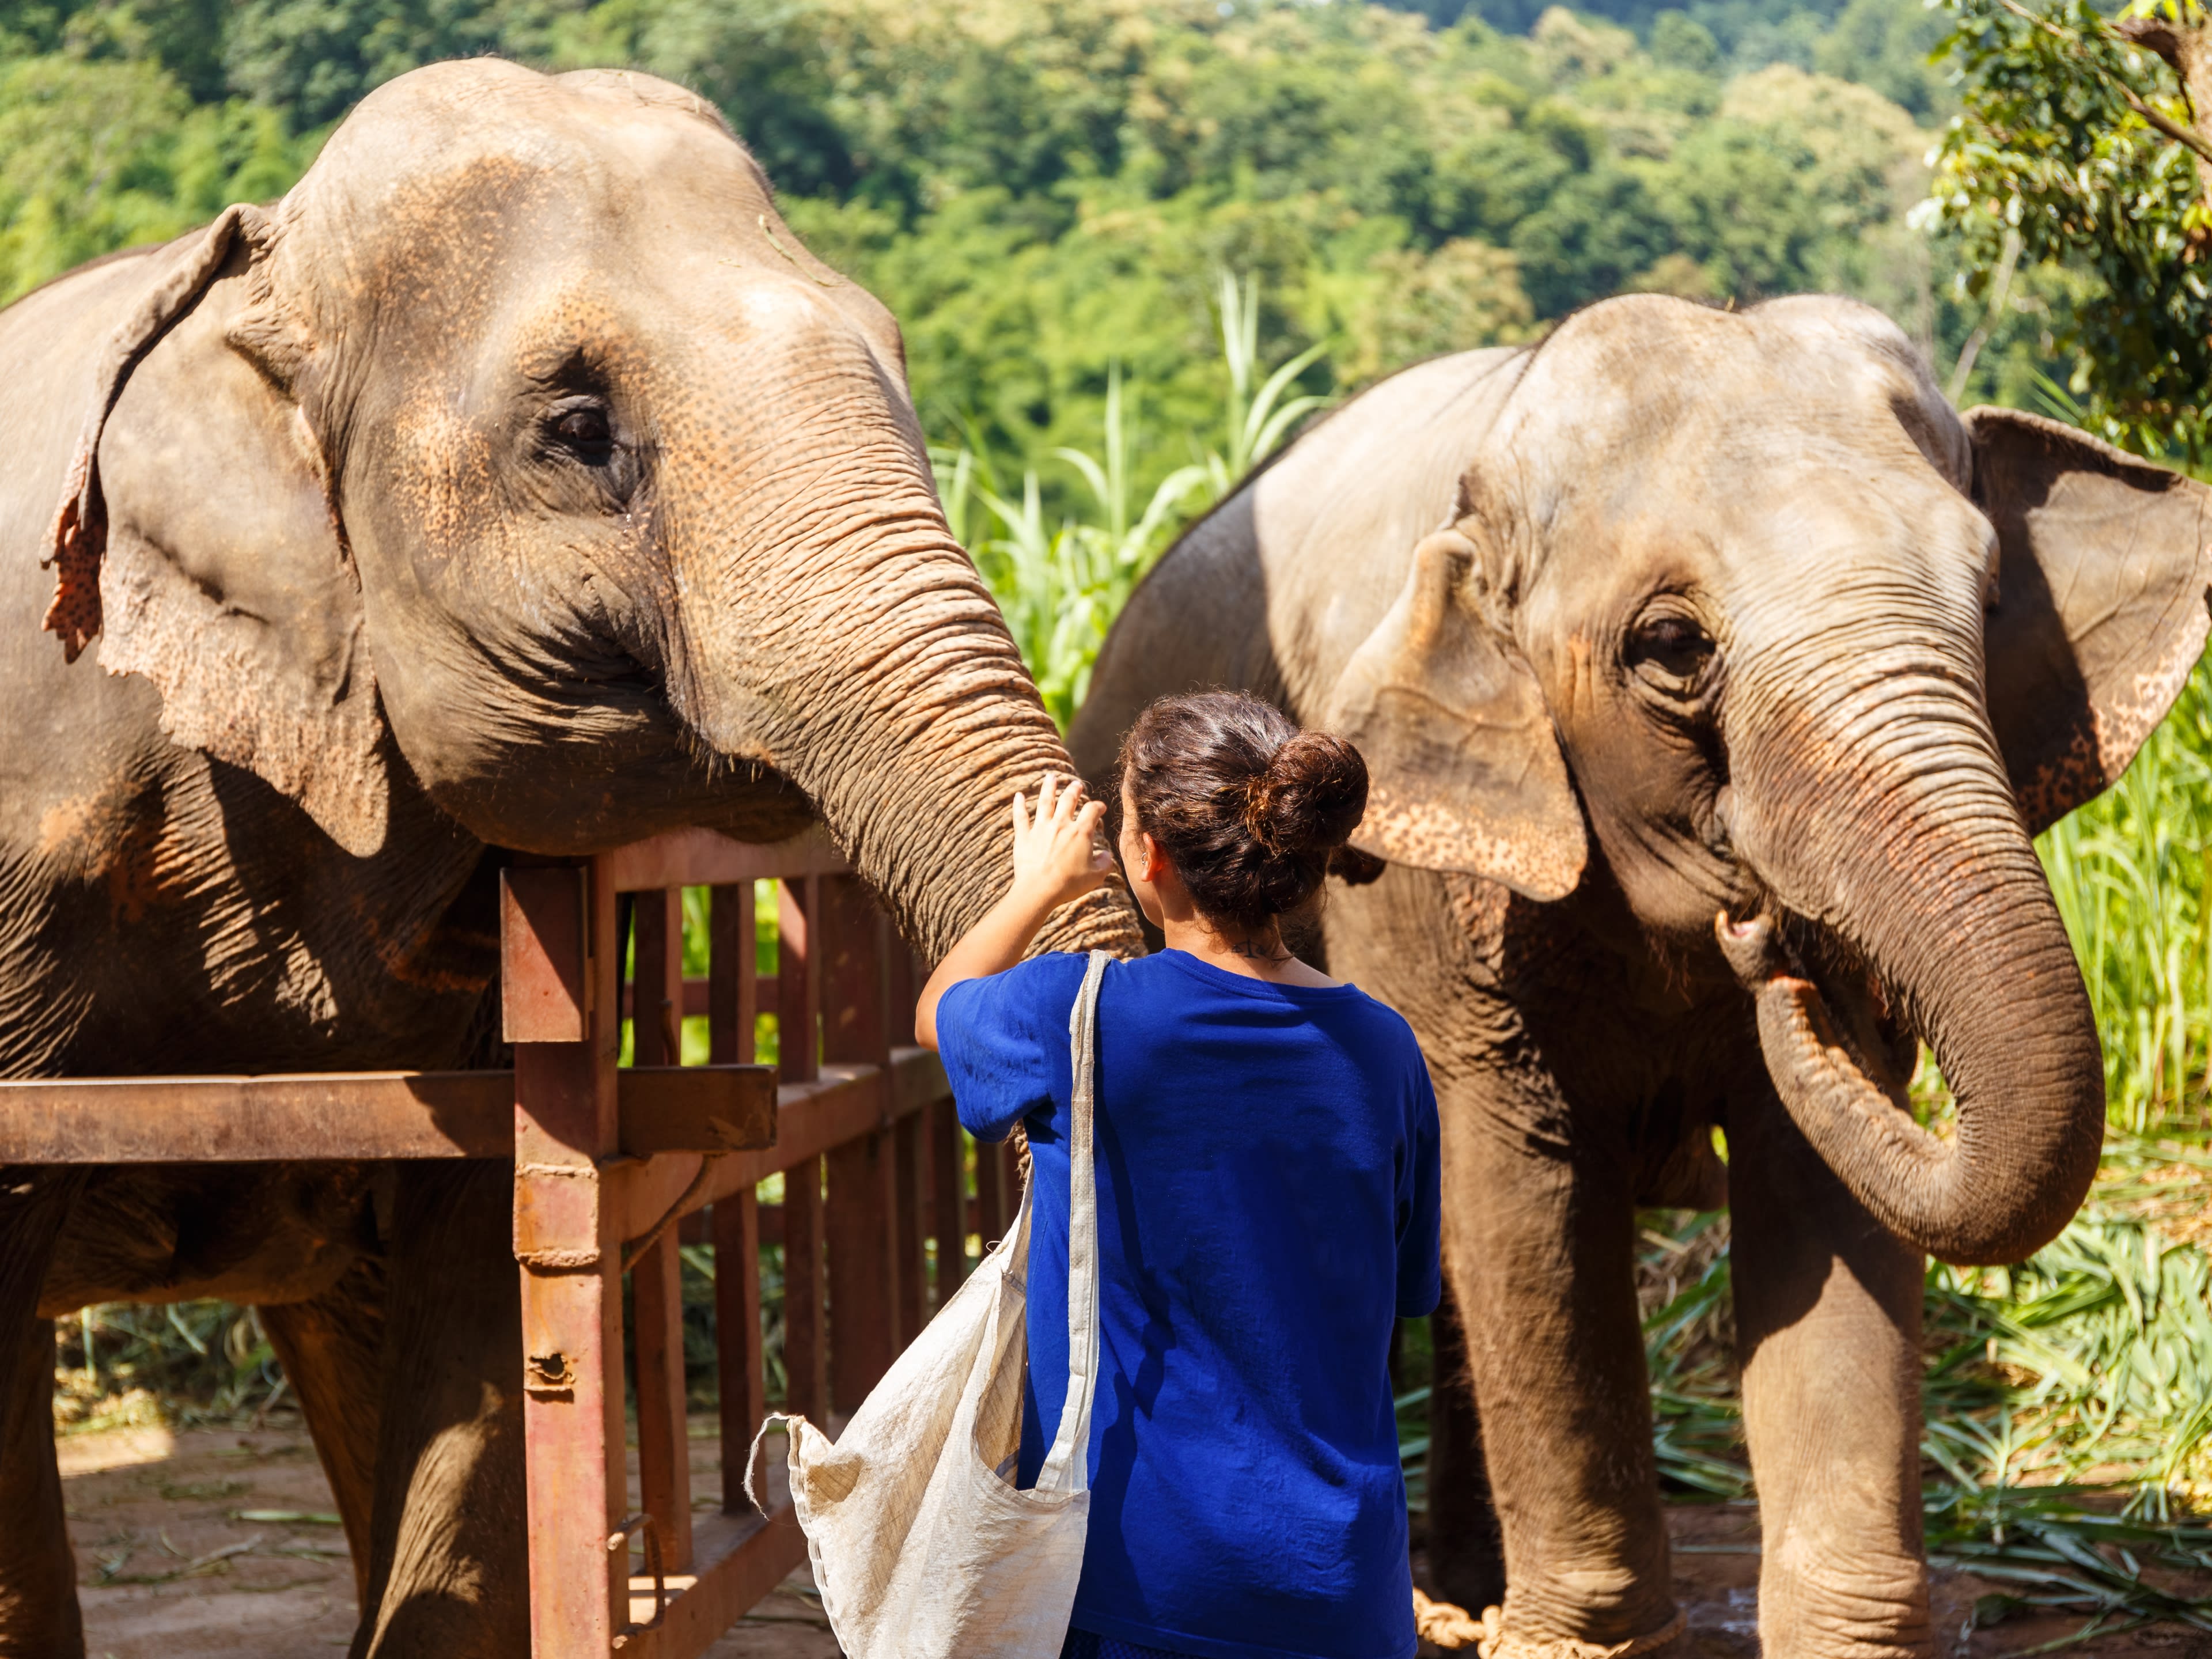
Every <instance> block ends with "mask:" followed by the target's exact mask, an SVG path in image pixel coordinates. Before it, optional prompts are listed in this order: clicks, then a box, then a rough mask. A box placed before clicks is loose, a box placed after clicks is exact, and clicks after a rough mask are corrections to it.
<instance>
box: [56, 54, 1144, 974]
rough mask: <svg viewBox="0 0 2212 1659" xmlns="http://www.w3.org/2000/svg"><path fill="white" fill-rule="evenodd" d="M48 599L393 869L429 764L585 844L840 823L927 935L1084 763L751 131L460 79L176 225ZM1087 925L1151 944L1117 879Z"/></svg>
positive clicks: (620, 92) (887, 892)
mask: <svg viewBox="0 0 2212 1659" xmlns="http://www.w3.org/2000/svg"><path fill="white" fill-rule="evenodd" d="M149 270H150V271H151V273H152V274H151V275H150V276H149V279H148V281H147V283H146V286H145V289H144V291H143V295H141V297H140V298H139V300H138V301H137V305H136V307H135V308H134V309H132V310H131V312H130V313H129V314H128V315H127V316H125V317H124V318H123V319H121V321H120V322H119V324H118V326H117V327H116V329H115V331H114V333H113V336H112V339H111V341H110V342H109V343H108V345H107V347H106V351H105V354H104V356H102V358H101V360H100V364H99V367H98V370H97V373H96V374H95V377H94V385H93V386H92V388H91V390H92V397H91V404H92V416H91V419H90V420H89V422H88V426H87V428H86V430H85V433H84V435H83V438H82V442H81V444H80V446H79V448H78V451H77V456H76V466H75V471H74V472H73V474H72V476H71V477H70V483H69V485H68V489H67V499H66V500H65V501H64V504H63V506H62V508H61V511H60V513H59V515H58V520H57V521H56V525H55V528H54V532H53V545H52V552H53V563H54V566H55V568H56V570H57V591H56V594H55V598H54V601H53V605H52V611H51V612H50V613H49V616H48V620H47V625H48V627H49V628H50V629H52V630H53V631H55V632H56V633H58V635H60V636H61V641H62V648H63V649H65V650H66V651H67V652H68V653H69V654H70V656H71V657H74V656H75V655H76V653H78V652H79V651H81V650H82V648H83V647H85V645H86V644H87V643H88V641H90V640H92V638H93V637H94V635H100V659H101V661H102V663H103V665H104V666H105V667H106V669H107V671H109V672H111V673H135V674H139V675H143V676H144V677H145V678H147V679H148V680H149V681H151V682H152V683H153V684H154V685H155V686H156V687H157V688H158V689H159V690H160V693H161V721H162V725H163V727H164V729H165V730H166V731H167V732H168V733H169V735H170V736H171V737H172V738H173V739H174V740H176V741H177V742H178V743H180V744H186V745H192V746H197V747H199V748H202V749H204V750H207V751H208V752H209V753H210V755H212V756H214V757H216V758H217V759H218V760H221V761H223V762H227V763H230V764H231V765H234V766H236V767H240V768H244V769H249V770H251V771H252V773H254V774H257V775H258V776H259V777H260V778H261V779H262V780H264V781H265V782H266V783H267V784H268V785H269V786H270V787H272V788H274V789H276V790H277V791H279V792H281V793H283V794H285V795H288V796H289V797H290V798H291V799H293V800H295V801H296V802H297V804H298V805H299V806H300V807H301V809H302V810H303V811H305V812H306V813H307V815H308V816H309V817H311V818H312V819H313V822H314V823H315V824H316V825H317V826H319V828H320V829H321V830H322V831H323V832H325V834H327V835H328V836H330V837H331V839H332V840H334V841H335V842H337V843H338V844H339V845H340V846H342V847H343V848H345V849H346V850H347V851H348V852H349V853H351V854H354V855H355V856H356V857H358V858H362V859H370V858H375V857H380V856H398V857H400V858H401V860H402V861H403V862H404V849H395V848H394V847H393V846H392V844H391V843H392V839H393V837H394V835H395V831H394V829H393V825H394V824H395V823H396V822H397V821H398V820H397V817H396V816H395V812H394V803H395V801H396V800H397V799H398V797H400V796H401V795H403V794H409V795H410V799H414V798H415V797H414V796H413V795H412V794H411V793H410V792H419V793H420V794H422V795H427V797H428V800H429V801H430V802H431V803H433V804H435V807H436V808H437V809H439V810H440V811H442V812H443V813H444V814H446V815H448V816H449V817H450V818H451V819H453V820H456V821H458V823H459V824H460V825H461V826H462V827H463V828H464V829H465V830H466V831H468V832H469V833H470V834H471V836H474V837H476V838H477V839H478V840H481V841H483V842H489V843H495V844H497V845H501V846H504V847H508V848H517V849H520V850H525V851H530V852H536V853H545V854H579V853H585V852H590V851H592V850H596V849H599V848H605V847H607V846H610V845H613V844H617V843H619V842H624V841H628V840H632V839H635V838H637V837H639V836H644V835H647V834H649V833H652V832H654V831H656V830H659V829H665V828H669V827H672V826H677V825H689V824H706V825H708V826H712V827H719V828H721V829H726V830H728V831H730V832H731V833H733V834H737V835H739V836H744V837H747V838H751V839H773V838H777V837H780V836H784V835H787V834H789V833H791V832H793V830H795V829H798V828H799V827H800V826H801V825H802V824H803V823H805V822H806V821H807V819H808V817H810V816H811V815H816V814H818V815H819V816H820V817H823V819H825V820H826V821H827V823H829V826H830V828H831V829H832V830H833V832H834V833H835V835H836V837H837V839H838V840H839V841H840V842H841V843H842V845H843V846H844V847H845V848H846V849H847V851H848V853H849V854H851V855H852V856H853V858H854V860H855V862H856V864H857V866H858V867H859V868H860V870H861V872H863V873H864V874H865V875H866V876H867V877H868V878H869V879H870V880H871V881H872V883H873V884H875V885H876V886H877V887H878V890H880V891H881V892H882V893H883V895H884V897H885V898H886V900H887V901H888V902H889V904H890V908H891V909H892V911H893V913H894V915H896V917H897V919H898V920H899V921H900V922H901V923H902V925H903V926H904V927H905V929H906V931H907V932H908V936H909V937H910V938H912V939H914V940H915V943H916V944H917V945H920V946H921V947H922V948H924V949H926V950H933V951H934V950H941V949H943V948H944V947H945V946H946V945H949V944H950V942H951V939H953V938H954V937H956V936H957V933H958V932H959V930H960V929H961V928H962V927H963V926H964V925H965V924H966V923H967V922H968V921H970V920H972V919H973V917H974V916H975V915H976V914H978V913H979V912H980V911H981V909H982V908H984V907H985V906H986V905H987V903H988V902H989V901H990V899H991V898H992V897H993V896H994V891H995V888H996V886H997V884H999V883H1000V881H1001V880H1002V879H1003V875H1004V872H1003V870H1002V868H1001V867H1000V858H999V856H998V854H999V849H1000V845H1001V843H1002V841H1003V830H1002V823H1001V821H1002V815H1003V813H1004V811H1005V803H1006V799H1007V797H1008V796H1009V795H1010V794H1011V793H1012V791H1013V790H1014V789H1015V788H1016V787H1021V786H1022V785H1023V784H1024V782H1025V781H1028V780H1030V779H1033V778H1034V777H1035V776H1036V775H1037V774H1038V773H1040V772H1042V771H1043V770H1046V769H1054V768H1058V769H1066V766H1067V762H1066V756H1065V750H1063V749H1062V748H1061V746H1060V742H1059V739H1058V738H1057V736H1056V734H1055V733H1054V729H1053V726H1052V725H1051V722H1050V720H1048V717H1047V716H1046V714H1045V713H1044V711H1043V708H1042V705H1041V704H1040V702H1039V701H1038V699H1037V697H1036V694H1035V692H1034V690H1033V689H1032V688H1031V686H1030V683H1029V680H1028V678H1027V677H1026V675H1025V674H1024V671H1023V667H1022V664H1021V661H1020V659H1019V656H1018V653H1017V652H1016V650H1015V647H1014V646H1013V643H1012V639H1011V638H1010V636H1009V635H1008V634H1007V632H1006V628H1005V625H1004V623H1003V621H1002V620H1001V618H1000V616H999V614H998V611H997V609H996V607H995V606H994V604H993V603H992V600H991V599H990V596H989V595H988V593H987V592H986V591H985V590H984V588H983V586H981V582H980V581H979V580H978V579H977V577H976V574H975V569H974V568H973V566H972V565H971V564H970V563H969V561H968V559H967V557H966V556H965V555H964V554H963V551H962V550H961V549H960V548H959V547H958V546H957V544H955V543H954V541H953V540H952V538H951V534H950V532H949V531H948V528H947V526H946V523H945V518H944V515H943V513H942V512H941V510H940V508H939V503H938V501H937V499H936V495H935V493H934V489H933V483H932V480H931V477H930V472H929V469H928V465H927V458H926V453H925V450H924V447H923V442H922V439H921V433H920V430H919V428H918V426H917V424H916V422H915V416H914V412H913V409H912V407H911V404H910V403H909V400H908V393H907V390H906V384H905V378H904V368H903V359H902V348H901V344H900V340H899V336H898V331H897V329H896V325H894V324H893V322H892V320H891V319H890V315H889V313H886V312H885V311H884V308H883V307H881V306H880V305H878V303H877V302H876V301H874V300H873V299H872V298H871V297H870V296H869V295H867V294H866V293H865V292H863V291H862V290H861V289H859V288H857V287H855V286H854V285H853V284H852V283H849V282H847V281H845V280H843V279H842V278H840V277H839V276H836V275H835V274H834V273H833V272H831V271H830V270H828V269H827V268H826V267H824V266H823V265H822V264H819V263H818V262H817V261H816V260H815V259H814V258H811V256H810V255H809V254H808V253H807V252H805V249H804V248H802V247H801V246H799V243H798V241H797V240H796V239H795V238H793V235H792V234H791V232H790V231H789V229H788V228H786V227H785V225H784V224H783V222H781V219H780V218H779V217H778V216H777V214H776V211H775V204H774V200H773V197H772V196H771V194H770V191H769V185H768V183H767V181H766V179H764V178H763V176H762V174H761V172H760V170H759V168H758V167H757V166H756V165H755V164H754V163H753V161H752V160H751V158H750V156H749V155H747V154H746V152H745V150H744V148H743V147H742V146H741V145H740V144H739V143H738V142H737V141H736V140H735V139H734V138H733V137H732V135H731V133H730V131H729V130H728V128H727V127H726V125H724V124H723V122H722V120H721V118H720V116H719V115H717V114H716V113H715V112H714V109H713V108H712V107H711V106H708V104H706V103H705V102H704V101H703V100H700V99H697V98H696V97H694V96H693V95H691V94H689V93H686V92H684V91H683V90H682V89H681V88H677V87H674V86H671V85H669V84H667V83H665V82H659V81H655V80H653V79H650V78H648V77H645V76H636V75H630V74H623V73H614V72H597V71H593V72H586V73H580V74H572V75H563V76H555V77H548V76H541V75H538V74H536V73H534V72H532V71H530V70H524V69H521V68H520V67H517V66H515V65H513V64H505V63H501V62H496V61H492V60H478V61H476V62H471V63H463V64H441V65H438V66H435V67H433V68H428V69H424V70H417V71H416V72H415V73H413V74H410V75H407V76H402V77H400V78H399V79H398V80H395V81H393V82H390V83H388V84H387V85H386V86H385V87H384V88H381V89H380V90H379V91H377V92H376V93H375V94H373V95H372V96H370V97H369V98H368V100H366V101H364V102H363V103H362V106H360V108H359V109H358V110H356V112H355V113H354V114H353V115H352V116H351V117H350V118H349V119H348V120H347V121H346V122H345V124H344V125H343V126H341V127H340V128H339V129H338V130H337V132H336V133H335V134H334V135H333V136H332V137H331V140H330V142H329V143H328V144H327V145H326V147H325V149H324V150H323V152H322V154H321V155H320V157H319V159H318V160H317V161H316V162H315V164H314V166H313V167H312V168H311V169H310V170H309V171H308V173H307V175H306V176H305V177H304V178H303V179H301V182H300V184H299V185H297V186H296V187H295V189H294V190H293V191H291V192H290V193H289V195H287V196H286V197H284V198H283V200H282V201H280V202H278V203H276V204H274V205H273V206H272V207H270V208H268V209H267V210H261V209H256V208H252V207H235V208H232V209H231V210H228V211H227V212H226V213H225V214H223V216H222V217H221V218H220V219H218V220H217V221H216V223H215V224H214V225H213V226H212V227H211V228H209V229H208V230H207V231H206V232H204V233H203V234H197V235H195V236H192V237H190V238H187V239H185V240H183V241H181V242H179V243H178V244H176V245H174V246H172V247H171V248H169V249H167V250H165V251H163V252H161V254H159V255H157V256H155V258H154V259H153V260H152V261H149ZM1134 939H1135V933H1134V928H1133V923H1132V922H1131V921H1130V918H1129V913H1128V911H1127V906H1126V904H1125V903H1122V902H1119V901H1117V900H1115V899H1114V898H1111V897H1105V896H1101V897H1097V898H1094V899H1093V900H1091V902H1087V903H1086V904H1085V905H1084V906H1082V907H1079V908H1078V909H1076V910H1074V911H1073V912H1071V913H1067V914H1066V915H1064V916H1063V919H1062V921H1061V922H1060V934H1059V936H1058V940H1057V942H1060V943H1063V944H1067V945H1085V944H1091V943H1108V942H1120V943H1121V944H1123V945H1128V944H1130V943H1131V942H1133V940H1134Z"/></svg>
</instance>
